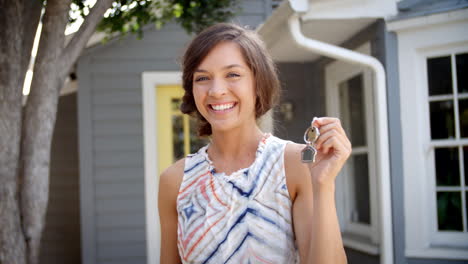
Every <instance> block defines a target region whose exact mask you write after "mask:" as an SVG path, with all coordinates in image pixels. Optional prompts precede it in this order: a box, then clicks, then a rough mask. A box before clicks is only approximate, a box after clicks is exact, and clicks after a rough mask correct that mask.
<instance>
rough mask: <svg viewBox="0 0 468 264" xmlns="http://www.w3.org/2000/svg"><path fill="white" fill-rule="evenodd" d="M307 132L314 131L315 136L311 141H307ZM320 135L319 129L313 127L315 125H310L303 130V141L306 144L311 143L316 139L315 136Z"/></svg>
mask: <svg viewBox="0 0 468 264" xmlns="http://www.w3.org/2000/svg"><path fill="white" fill-rule="evenodd" d="M309 132H312V133H314V132H315V138H314V139H313V141H309ZM319 136H320V130H319V129H318V128H317V127H315V126H310V127H308V128H307V129H306V131H305V132H304V142H305V143H306V144H307V145H312V144H313V143H314V142H315V141H316V140H317V138H318V137H319Z"/></svg>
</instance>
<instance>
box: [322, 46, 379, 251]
mask: <svg viewBox="0 0 468 264" xmlns="http://www.w3.org/2000/svg"><path fill="white" fill-rule="evenodd" d="M356 51H357V52H360V53H363V54H367V55H370V54H371V44H370V43H369V42H367V43H364V44H363V45H361V46H360V47H358V48H357V49H356ZM359 74H362V76H363V85H364V87H363V88H364V91H363V92H364V96H365V98H364V102H365V107H366V110H365V113H366V133H367V147H365V148H362V147H356V148H353V153H355V154H359V153H367V154H368V166H369V199H370V201H369V210H370V222H371V224H370V225H367V224H359V223H353V222H352V221H350V220H349V219H348V216H349V215H350V213H351V205H350V204H349V201H350V200H351V199H352V198H353V197H354V195H353V194H351V193H350V190H349V189H348V188H347V187H348V186H350V183H349V180H350V178H351V177H350V172H349V170H350V169H351V168H350V166H349V165H345V167H344V168H343V170H342V171H341V173H340V175H339V176H338V177H337V180H336V183H337V185H336V201H337V212H338V217H339V220H340V227H341V230H342V232H343V243H344V245H345V246H346V247H349V248H353V249H355V250H359V251H364V252H366V253H369V254H372V255H377V254H379V239H380V232H379V230H380V224H379V211H378V206H379V202H378V201H379V197H378V179H377V178H378V173H377V171H378V170H377V166H376V164H377V146H376V143H375V135H376V131H375V125H376V124H375V122H374V120H375V116H374V114H375V108H374V100H375V99H374V95H373V90H374V89H373V81H372V72H371V70H370V69H368V68H365V67H363V66H359V65H354V64H350V63H346V62H343V61H335V62H332V63H330V64H329V65H327V66H326V67H325V81H326V100H327V115H329V116H335V117H339V113H340V109H339V107H340V102H339V85H340V84H341V83H342V82H344V81H347V80H349V79H350V78H352V77H354V76H356V75H359ZM348 164H349V163H348Z"/></svg>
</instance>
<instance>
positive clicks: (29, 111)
mask: <svg viewBox="0 0 468 264" xmlns="http://www.w3.org/2000/svg"><path fill="white" fill-rule="evenodd" d="M70 4H71V0H68V1H58V0H57V1H53V0H49V1H47V6H46V12H45V14H44V19H43V25H42V34H41V39H40V42H39V49H38V54H37V57H36V62H35V65H34V78H33V81H32V83H31V91H30V94H29V97H28V101H27V104H26V108H25V112H24V121H23V129H22V139H23V141H22V145H21V157H22V162H23V166H22V169H23V170H22V176H23V178H22V179H23V183H22V185H21V212H22V217H23V219H22V220H23V223H22V224H23V231H24V234H25V239H26V245H27V252H28V254H27V255H28V263H29V264H37V263H38V262H39V253H40V242H41V235H42V230H43V229H44V225H45V215H46V211H47V202H48V198H49V163H50V148H51V143H52V134H53V129H54V125H55V118H56V113H57V102H58V97H59V94H60V88H61V86H62V85H63V83H64V81H65V77H66V74H67V73H68V71H67V70H66V69H61V68H60V63H59V61H60V56H61V53H62V51H63V49H64V42H65V36H64V32H65V26H66V25H67V21H68V10H69V9H70Z"/></svg>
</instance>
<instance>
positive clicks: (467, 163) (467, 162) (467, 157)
mask: <svg viewBox="0 0 468 264" xmlns="http://www.w3.org/2000/svg"><path fill="white" fill-rule="evenodd" d="M463 167H464V171H465V186H468V146H464V147H463ZM467 212H468V211H467Z"/></svg>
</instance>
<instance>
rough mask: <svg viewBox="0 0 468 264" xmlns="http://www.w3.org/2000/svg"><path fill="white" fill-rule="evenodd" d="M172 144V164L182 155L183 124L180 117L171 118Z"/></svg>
mask: <svg viewBox="0 0 468 264" xmlns="http://www.w3.org/2000/svg"><path fill="white" fill-rule="evenodd" d="M172 144H173V146H174V157H173V158H174V162H175V161H177V160H179V159H181V158H183V157H184V156H185V155H184V122H183V119H182V115H173V116H172Z"/></svg>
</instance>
